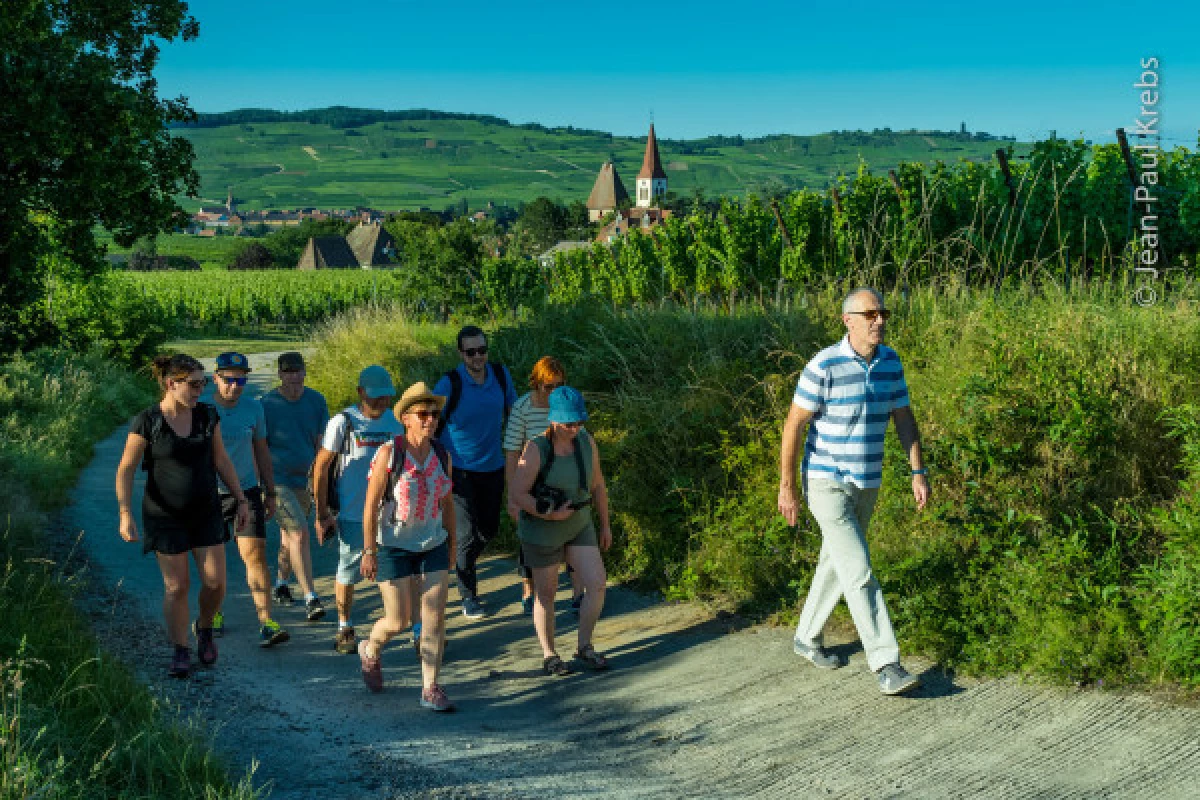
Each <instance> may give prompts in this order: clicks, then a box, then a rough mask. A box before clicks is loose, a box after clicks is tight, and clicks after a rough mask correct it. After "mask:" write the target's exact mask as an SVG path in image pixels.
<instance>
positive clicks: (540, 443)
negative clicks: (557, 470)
mask: <svg viewBox="0 0 1200 800" xmlns="http://www.w3.org/2000/svg"><path fill="white" fill-rule="evenodd" d="M529 441H531V442H533V444H534V446H535V447H537V449H538V454H539V455H540V456H541V457H542V464H541V466H539V467H538V473H537V477H536V478H534V481H533V485H534V486H540V485H541V484H543V483H545V482H546V476H547V475H548V474H549V473H550V467H552V466H554V443H553V442H551V441H550V439H549V438H547V436H546V434H544V433H539V434H538V435H537V436H535V437H533V438H532V439H530V440H529Z"/></svg>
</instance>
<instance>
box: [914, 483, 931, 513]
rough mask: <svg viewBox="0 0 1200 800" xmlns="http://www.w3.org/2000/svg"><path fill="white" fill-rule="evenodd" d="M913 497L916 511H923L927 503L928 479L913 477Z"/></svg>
mask: <svg viewBox="0 0 1200 800" xmlns="http://www.w3.org/2000/svg"><path fill="white" fill-rule="evenodd" d="M912 483H913V497H914V498H915V499H916V501H917V511H924V510H925V504H926V503H928V502H929V479H928V478H926V477H925V476H924V475H913V476H912Z"/></svg>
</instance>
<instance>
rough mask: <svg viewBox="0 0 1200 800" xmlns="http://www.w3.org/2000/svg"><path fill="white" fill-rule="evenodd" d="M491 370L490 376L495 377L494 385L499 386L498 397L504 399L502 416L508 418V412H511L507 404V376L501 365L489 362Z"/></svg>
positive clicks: (510, 407) (510, 406)
mask: <svg viewBox="0 0 1200 800" xmlns="http://www.w3.org/2000/svg"><path fill="white" fill-rule="evenodd" d="M488 364H489V365H491V368H492V374H493V375H495V376H496V383H497V384H499V386H500V397H502V398H503V399H504V416H505V417H507V416H508V412H510V411H512V405H511V404H510V403H509V402H508V374H507V373H506V372H505V371H504V366H503V365H502V364H497V363H495V362H492V361H489V362H488Z"/></svg>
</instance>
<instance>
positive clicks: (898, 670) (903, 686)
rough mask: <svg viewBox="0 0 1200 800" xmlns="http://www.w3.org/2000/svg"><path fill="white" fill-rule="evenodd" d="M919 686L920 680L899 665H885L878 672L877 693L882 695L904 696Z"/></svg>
mask: <svg viewBox="0 0 1200 800" xmlns="http://www.w3.org/2000/svg"><path fill="white" fill-rule="evenodd" d="M920 685H921V679H920V678H918V677H917V676H916V675H912V674H910V673H909V672H908V670H906V669H905V668H904V667H902V666H900V664H899V663H895V664H887V665H885V666H884V667H883V668H882V669H880V670H879V691H881V692H883V693H884V694H889V695H891V694H904V693H905V692H908V691H912V690H913V689H915V688H917V687H918V686H920Z"/></svg>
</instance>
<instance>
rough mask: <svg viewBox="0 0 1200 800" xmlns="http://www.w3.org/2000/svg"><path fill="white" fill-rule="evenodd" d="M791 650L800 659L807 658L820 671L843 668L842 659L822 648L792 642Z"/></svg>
mask: <svg viewBox="0 0 1200 800" xmlns="http://www.w3.org/2000/svg"><path fill="white" fill-rule="evenodd" d="M792 650H793V651H794V652H795V653H796V655H798V656H800V657H801V658H807V659H808V660H809V661H811V662H812V663H813V664H814V665H815V666H818V667H820V668H821V669H837V668H838V667H844V666H845V664H844V663H842V659H840V658H839V657H838V656H836V655H834V654H833V653H831V652H829V651H828V650H826V649H825V648H824V647H809V646H808V645H806V644H803V643H801V642H797V641H793V642H792Z"/></svg>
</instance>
